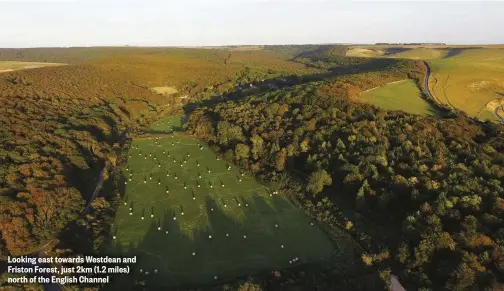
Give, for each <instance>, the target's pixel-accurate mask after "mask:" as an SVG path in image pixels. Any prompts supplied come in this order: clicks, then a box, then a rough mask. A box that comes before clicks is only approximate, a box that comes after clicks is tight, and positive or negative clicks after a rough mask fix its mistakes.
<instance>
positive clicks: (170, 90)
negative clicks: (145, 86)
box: [151, 86, 178, 96]
mask: <svg viewBox="0 0 504 291" xmlns="http://www.w3.org/2000/svg"><path fill="white" fill-rule="evenodd" d="M151 89H152V90H153V91H154V92H156V93H158V94H161V95H165V96H171V95H173V94H177V93H178V90H177V88H175V87H168V86H164V87H152V88H151Z"/></svg>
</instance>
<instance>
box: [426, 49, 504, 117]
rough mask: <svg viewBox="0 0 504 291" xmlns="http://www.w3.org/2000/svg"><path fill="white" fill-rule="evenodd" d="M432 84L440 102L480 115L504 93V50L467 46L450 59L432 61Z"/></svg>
mask: <svg viewBox="0 0 504 291" xmlns="http://www.w3.org/2000/svg"><path fill="white" fill-rule="evenodd" d="M429 65H430V66H431V70H432V75H431V78H430V80H429V86H430V88H431V91H432V92H433V94H434V96H435V98H436V99H437V100H438V102H441V103H444V104H448V105H450V106H453V107H456V108H458V109H460V110H463V111H465V112H467V113H468V114H469V116H473V117H475V116H477V115H478V114H479V113H480V112H481V111H482V109H483V108H484V107H485V106H486V104H487V103H488V102H489V101H491V100H494V99H497V98H502V94H503V93H504V80H503V79H502V77H503V76H504V50H503V49H467V50H463V51H461V52H460V53H459V54H458V55H455V56H453V57H450V58H446V59H436V60H430V61H429Z"/></svg>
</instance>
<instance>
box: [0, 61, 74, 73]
mask: <svg viewBox="0 0 504 291" xmlns="http://www.w3.org/2000/svg"><path fill="white" fill-rule="evenodd" d="M63 65H65V64H62V63H45V62H44V63H43V62H17V61H0V73H5V72H12V71H16V70H26V69H35V68H42V67H48V66H63Z"/></svg>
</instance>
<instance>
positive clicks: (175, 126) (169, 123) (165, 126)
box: [150, 115, 184, 133]
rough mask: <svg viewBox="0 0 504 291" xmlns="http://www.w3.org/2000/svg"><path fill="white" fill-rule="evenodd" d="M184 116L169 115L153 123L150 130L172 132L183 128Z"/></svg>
mask: <svg viewBox="0 0 504 291" xmlns="http://www.w3.org/2000/svg"><path fill="white" fill-rule="evenodd" d="M183 119H184V117H183V116H180V115H177V116H168V117H165V118H162V119H160V120H158V121H156V122H154V123H153V124H151V127H150V130H151V131H153V132H164V133H171V132H172V131H181V130H182V120H183Z"/></svg>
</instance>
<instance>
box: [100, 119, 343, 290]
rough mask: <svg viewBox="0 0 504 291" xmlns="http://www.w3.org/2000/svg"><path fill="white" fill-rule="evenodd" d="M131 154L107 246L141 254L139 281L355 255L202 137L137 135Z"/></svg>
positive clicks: (172, 281) (167, 281) (186, 280)
mask: <svg viewBox="0 0 504 291" xmlns="http://www.w3.org/2000/svg"><path fill="white" fill-rule="evenodd" d="M165 122H166V121H165V120H163V121H160V122H158V123H156V124H155V125H154V128H156V129H158V130H160V129H162V128H158V127H157V126H166V124H165V125H163V123H165ZM177 122H180V119H178V120H177V119H176V118H171V119H170V124H177ZM157 124H160V125H157ZM129 155H130V156H129V160H128V164H127V166H126V168H125V169H124V173H123V174H124V180H123V182H121V183H124V184H125V185H124V186H125V195H124V198H123V201H121V206H120V208H119V210H118V212H117V216H116V221H115V223H114V225H113V231H114V235H115V237H116V238H115V239H113V240H112V241H113V245H112V247H111V248H110V250H109V251H110V252H111V253H117V252H119V253H121V254H136V255H138V256H139V262H138V263H137V264H136V266H135V270H134V271H133V272H134V277H135V278H136V279H139V278H140V279H141V278H144V279H146V280H147V281H151V282H152V281H154V282H155V283H156V284H161V285H170V286H176V285H182V284H207V283H212V282H215V281H216V280H218V281H220V280H221V279H222V280H226V279H231V278H234V277H237V276H241V275H249V274H253V273H256V272H260V271H265V270H278V269H283V268H287V267H289V266H290V265H291V264H292V265H299V264H305V263H314V262H320V261H325V260H329V259H331V258H334V256H335V255H337V256H338V259H339V260H341V262H342V264H345V262H347V261H348V260H350V259H351V257H352V254H353V253H352V251H351V250H346V249H345V247H344V245H345V243H343V242H342V245H340V246H338V247H336V248H335V246H334V245H333V243H332V242H331V240H329V238H328V237H327V236H326V234H325V233H324V232H323V231H322V230H321V229H320V228H319V227H318V226H317V224H316V223H314V222H312V220H311V219H310V218H309V217H308V216H307V215H306V214H304V213H303V212H302V211H301V210H299V209H298V208H296V207H295V206H294V205H293V204H292V203H291V202H290V201H289V200H288V199H287V198H285V197H283V196H282V195H281V193H280V194H273V192H274V191H275V189H268V188H267V187H265V186H262V185H261V184H259V183H258V182H256V181H255V179H254V178H253V177H250V176H248V175H246V174H244V175H243V176H242V174H241V173H240V172H239V171H237V170H236V169H235V168H234V166H233V167H231V168H230V169H228V164H227V163H225V162H223V161H222V160H221V159H219V160H218V159H217V156H216V155H215V154H214V153H213V152H212V151H210V150H209V149H208V148H206V147H205V146H203V145H200V144H199V141H198V140H197V139H194V138H191V137H188V136H184V135H183V134H181V133H175V134H172V135H166V136H165V137H162V138H159V139H154V138H151V139H149V138H139V139H135V140H134V141H133V144H132V149H131V151H130V152H129ZM200 177H201V178H200ZM130 178H131V180H129V179H130ZM130 208H132V211H130ZM130 213H132V214H130ZM142 217H144V219H142ZM293 242H295V243H293ZM295 258H298V259H297V260H295V261H292V260H293V259H295ZM289 261H290V262H289ZM140 269H142V271H143V273H141V271H140ZM155 270H157V273H155ZM146 271H147V272H150V275H145V272H146ZM147 276H149V277H147ZM121 278H122V279H120V278H118V280H119V281H116V282H115V283H114V284H118V285H121V286H123V287H124V288H125V286H128V284H129V283H128V282H126V280H124V278H123V277H121ZM123 284H125V285H123ZM115 286H117V285H115Z"/></svg>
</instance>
